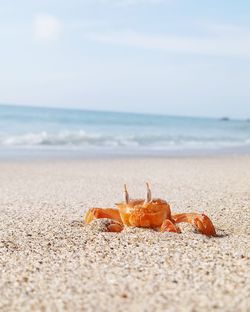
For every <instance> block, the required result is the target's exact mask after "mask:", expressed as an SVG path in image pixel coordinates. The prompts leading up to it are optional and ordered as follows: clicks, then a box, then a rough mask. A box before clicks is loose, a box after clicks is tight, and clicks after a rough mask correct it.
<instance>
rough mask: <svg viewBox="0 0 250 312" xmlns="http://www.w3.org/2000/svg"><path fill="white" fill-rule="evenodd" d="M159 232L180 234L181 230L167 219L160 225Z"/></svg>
mask: <svg viewBox="0 0 250 312" xmlns="http://www.w3.org/2000/svg"><path fill="white" fill-rule="evenodd" d="M160 231H161V232H173V233H181V230H180V228H179V227H178V226H176V225H175V224H174V223H173V222H172V221H171V220H169V219H167V220H165V221H164V222H163V223H162V226H161V229H160Z"/></svg>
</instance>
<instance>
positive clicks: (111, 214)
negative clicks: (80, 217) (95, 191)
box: [84, 208, 123, 232]
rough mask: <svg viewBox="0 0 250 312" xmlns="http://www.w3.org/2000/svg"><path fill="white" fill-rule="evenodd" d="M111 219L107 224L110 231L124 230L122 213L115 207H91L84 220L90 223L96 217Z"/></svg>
mask: <svg viewBox="0 0 250 312" xmlns="http://www.w3.org/2000/svg"><path fill="white" fill-rule="evenodd" d="M103 218H106V219H110V223H109V224H108V225H107V230H108V232H121V231H122V230H123V224H122V220H121V218H120V213H119V211H118V210H117V209H113V208H91V209H89V210H88V211H87V213H86V215H85V217H84V222H85V223H86V224H89V223H90V222H92V221H93V220H94V219H103Z"/></svg>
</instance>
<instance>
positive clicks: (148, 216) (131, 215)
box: [116, 199, 171, 228]
mask: <svg viewBox="0 0 250 312" xmlns="http://www.w3.org/2000/svg"><path fill="white" fill-rule="evenodd" d="M116 207H117V208H118V209H119V212H120V217H121V219H122V223H123V224H124V225H128V226H136V227H144V228H158V227H160V226H161V225H162V223H163V221H164V220H166V219H171V210H170V206H169V204H168V203H167V202H166V201H165V200H162V199H152V200H151V201H149V202H147V201H145V200H144V199H135V200H130V201H129V202H128V203H126V202H121V203H118V204H116Z"/></svg>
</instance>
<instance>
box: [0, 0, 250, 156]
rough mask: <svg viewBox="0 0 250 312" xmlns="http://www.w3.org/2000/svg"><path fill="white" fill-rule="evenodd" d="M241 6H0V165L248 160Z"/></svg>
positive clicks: (247, 41)
mask: <svg viewBox="0 0 250 312" xmlns="http://www.w3.org/2000/svg"><path fill="white" fill-rule="evenodd" d="M249 21H250V4H249V2H248V1H243V0H241V1H238V2H237V3H236V2H233V1H231V2H228V1H225V0H222V1H220V2H218V1H214V0H211V1H209V2H202V3H201V2H197V1H192V0H191V1H184V0H176V1H174V0H116V1H115V0H91V1H90V0H83V1H79V0H72V1H70V2H69V1H59V0H50V1H48V0H36V1H31V0H24V1H22V2H20V1H17V0H13V1H11V2H10V1H7V0H1V2H0V40H1V49H0V153H1V154H2V155H3V154H5V155H6V153H7V154H8V155H9V153H14V154H15V155H19V154H20V153H26V154H28V155H29V154H30V153H36V154H41V153H46V154H47V153H49V154H50V153H56V154H57V153H58V152H59V154H61V153H62V152H65V153H68V152H69V153H70V155H72V151H74V153H75V154H77V155H90V154H93V155H94V154H100V155H103V154H132V155H134V154H150V155H151V154H169V153H181V154H183V153H185V152H188V153H189V152H191V153H201V152H202V153H211V152H212V153H214V152H221V151H223V152H225V151H229V152H230V153H231V152H234V153H235V152H243V151H244V152H249V150H250V90H249V75H250V22H249Z"/></svg>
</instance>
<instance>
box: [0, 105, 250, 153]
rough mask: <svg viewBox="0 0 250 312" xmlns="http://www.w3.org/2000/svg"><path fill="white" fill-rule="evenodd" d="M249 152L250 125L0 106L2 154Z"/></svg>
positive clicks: (211, 120) (155, 116) (0, 146)
mask: <svg viewBox="0 0 250 312" xmlns="http://www.w3.org/2000/svg"><path fill="white" fill-rule="evenodd" d="M226 149H230V151H240V150H248V151H249V150H250V122H249V121H247V120H221V119H213V118H196V117H175V116H164V115H148V114H135V113H117V112H101V111H87V110H80V109H62V108H37V107H36V108H35V107H21V106H9V105H0V153H2V154H3V153H5V152H6V151H10V150H11V151H15V153H17V154H18V153H22V152H23V151H32V152H34V151H36V153H37V154H39V153H44V152H46V153H53V152H61V151H62V152H69V154H71V155H73V154H74V153H78V154H80V155H90V154H100V155H101V154H124V155H126V154H130V155H136V154H149V155H150V154H154V155H156V154H168V153H171V152H177V153H183V152H185V151H193V152H194V153H196V152H198V151H203V152H206V151H210V152H211V151H219V150H226Z"/></svg>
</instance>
